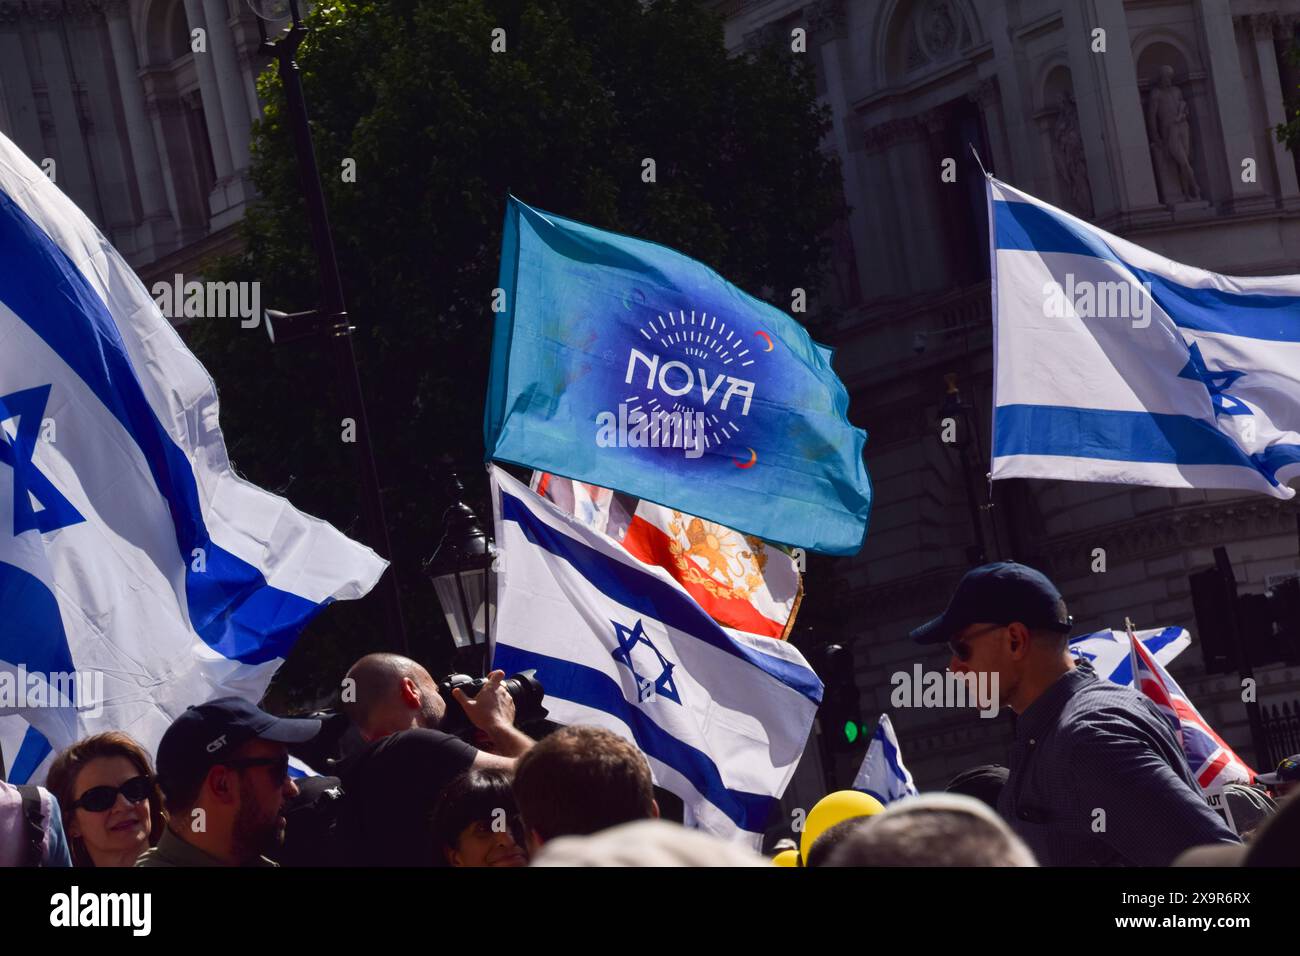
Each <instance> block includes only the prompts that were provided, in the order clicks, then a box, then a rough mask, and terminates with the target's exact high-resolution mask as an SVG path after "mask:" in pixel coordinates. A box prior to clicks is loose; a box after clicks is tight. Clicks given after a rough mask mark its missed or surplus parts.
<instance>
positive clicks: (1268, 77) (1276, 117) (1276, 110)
mask: <svg viewBox="0 0 1300 956" xmlns="http://www.w3.org/2000/svg"><path fill="white" fill-rule="evenodd" d="M1248 25H1249V26H1250V28H1251V32H1252V33H1253V35H1254V41H1255V59H1256V60H1257V61H1258V62H1259V85H1260V93H1261V95H1262V96H1263V98H1264V118H1265V120H1266V121H1267V123H1268V129H1267V130H1266V131H1265V133H1264V135H1265V136H1266V137H1268V141H1269V143H1270V145H1271V146H1272V147H1273V165H1274V167H1275V168H1276V169H1277V183H1278V193H1279V196H1280V198H1281V199H1282V200H1283V201H1286V200H1288V199H1295V198H1297V197H1300V186H1298V185H1297V183H1296V173H1295V160H1294V159H1293V158H1292V156H1291V152H1290V150H1288V149H1287V148H1286V144H1285V143H1279V142H1278V140H1277V137H1276V136H1275V135H1273V130H1274V129H1275V128H1276V127H1277V126H1278V124H1280V123H1285V122H1286V121H1287V115H1286V103H1285V101H1284V100H1283V99H1282V77H1281V75H1280V73H1279V72H1278V63H1277V48H1276V47H1275V46H1274V45H1273V37H1274V35H1275V31H1276V32H1277V34H1278V35H1279V36H1280V37H1281V39H1282V40H1283V41H1284V42H1287V43H1289V42H1290V39H1291V38H1290V35H1289V34H1287V33H1286V32H1284V31H1285V30H1286V27H1285V25H1284V21H1282V20H1279V19H1278V18H1277V17H1276V16H1271V15H1269V14H1255V15H1254V16H1252V17H1250V18H1249V23H1248Z"/></svg>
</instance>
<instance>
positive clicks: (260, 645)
mask: <svg viewBox="0 0 1300 956" xmlns="http://www.w3.org/2000/svg"><path fill="white" fill-rule="evenodd" d="M217 414H218V407H217V393H216V387H215V385H214V384H213V382H212V379H211V378H210V377H209V376H208V374H207V372H206V371H204V369H203V367H202V365H200V364H199V362H198V360H197V359H196V358H195V357H194V356H193V355H192V354H191V353H190V352H189V350H188V349H186V347H185V345H184V344H183V343H182V342H181V339H180V336H179V335H177V333H176V331H175V329H173V328H172V326H171V324H170V323H169V322H168V321H167V319H165V318H164V317H163V316H162V314H161V313H160V312H159V310H158V308H157V307H156V306H155V304H154V301H153V299H152V298H151V297H150V295H149V293H148V291H147V290H146V289H145V287H144V285H142V284H141V282H140V280H139V279H138V278H137V277H136V276H135V274H134V273H133V272H132V271H131V268H130V267H129V266H128V265H127V264H126V262H124V261H123V260H122V258H121V257H120V256H119V255H118V254H117V252H116V251H115V250H114V249H113V248H112V246H111V245H110V244H109V242H108V241H107V240H106V239H105V238H104V237H103V236H102V235H101V234H100V233H99V231H98V230H97V229H96V228H95V227H94V225H93V224H92V223H91V222H90V221H89V220H88V219H87V218H86V217H85V216H84V215H82V213H81V212H80V210H78V209H77V207H76V206H75V205H74V204H73V203H72V202H71V201H70V200H69V199H68V198H67V197H66V196H64V195H63V193H61V192H60V191H59V190H58V189H57V188H56V187H55V186H54V184H53V183H51V182H50V181H49V179H48V178H46V176H45V175H44V174H43V173H42V172H41V170H40V169H38V168H37V167H36V166H35V165H34V164H33V163H32V162H31V161H30V160H28V159H27V157H26V156H24V155H23V154H22V152H21V151H20V150H19V149H18V148H17V147H16V146H15V145H14V144H13V143H11V142H10V141H9V140H7V139H6V138H4V137H3V136H0V747H2V748H3V755H4V761H5V766H6V771H7V777H8V779H9V780H11V781H13V782H24V781H28V780H30V781H34V782H35V781H40V780H43V778H44V772H45V769H46V767H47V766H48V762H49V759H50V757H51V755H52V754H53V753H54V752H56V751H58V750H59V749H62V748H63V747H66V746H68V745H69V744H71V743H73V742H74V741H76V740H78V739H80V738H81V737H84V736H86V735H88V734H92V733H97V732H100V731H104V730H109V729H114V730H122V731H125V732H126V733H128V734H130V735H131V736H132V737H134V738H135V739H136V740H138V741H139V742H140V743H141V744H142V745H144V747H145V748H146V749H147V750H149V751H150V752H152V751H153V750H154V748H155V747H156V745H157V743H158V740H159V738H160V737H161V736H162V733H163V731H164V730H165V729H166V728H167V726H168V725H169V724H170V722H171V720H172V719H173V718H175V717H176V716H177V715H179V714H180V713H181V712H182V711H184V710H185V708H186V707H188V706H189V705H191V704H197V703H202V702H203V701H205V700H208V699H211V698H213V697H219V696H225V695H231V694H234V695H239V696H242V697H245V698H247V699H249V700H254V701H256V700H258V699H260V697H261V696H262V694H263V692H264V691H265V689H266V687H267V684H268V683H269V682H270V680H271V676H272V675H273V674H274V672H275V670H276V668H277V667H278V666H279V665H280V663H281V662H282V659H283V658H284V656H285V655H286V654H287V653H288V651H289V649H290V647H292V646H293V643H294V641H295V640H296V638H297V636H298V634H299V632H300V631H301V630H302V628H303V627H304V626H305V625H306V624H307V622H308V621H310V620H311V619H312V618H313V617H314V616H315V615H316V614H317V613H319V612H320V610H321V609H322V608H323V607H325V606H326V605H327V604H329V603H330V602H331V601H334V600H345V599H351V598H359V597H361V596H362V595H364V594H365V593H366V592H367V591H369V590H370V588H371V587H373V586H374V584H375V582H376V581H377V580H378V578H379V576H380V574H382V573H383V570H384V568H385V567H386V562H384V561H383V560H382V559H381V558H379V557H378V556H377V555H376V554H375V553H374V552H373V551H371V550H370V549H369V548H366V547H364V546H362V545H360V544H357V543H356V542H354V541H351V540H349V539H348V538H346V537H345V536H344V535H342V534H341V533H340V532H339V531H337V530H336V529H334V528H333V527H331V526H330V525H328V524H326V523H325V522H323V521H319V520H317V519H315V518H311V517H308V516H307V515H304V514H302V513H301V512H299V511H297V510H296V509H294V508H293V507H292V506H291V505H290V504H289V503H288V502H287V501H285V500H284V499H283V498H279V497H277V496H275V495H272V494H269V493H267V492H265V491H263V490H261V489H259V488H256V487H254V486H253V485H250V484H249V483H247V482H245V481H243V480H242V479H241V478H239V477H238V476H237V475H236V474H235V473H234V471H233V470H232V469H231V466H230V461H229V459H228V458H227V455H226V447H225V442H224V440H223V438H222V435H221V430H220V427H219V425H218V420H217ZM68 675H74V678H73V680H74V683H71V682H69V681H68Z"/></svg>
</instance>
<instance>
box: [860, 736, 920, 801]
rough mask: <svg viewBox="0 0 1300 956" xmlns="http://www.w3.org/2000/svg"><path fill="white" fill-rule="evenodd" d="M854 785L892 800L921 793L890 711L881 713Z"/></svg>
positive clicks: (879, 797)
mask: <svg viewBox="0 0 1300 956" xmlns="http://www.w3.org/2000/svg"><path fill="white" fill-rule="evenodd" d="M853 789H854V790H861V791H862V792H863V793H868V794H870V795H871V796H873V797H875V798H876V799H877V800H879V801H880V802H881V803H884V804H889V803H892V802H893V801H895V800H901V799H903V798H904V797H915V796H918V791H917V789H916V784H915V783H913V782H912V772H911V771H910V770H908V769H907V767H906V766H905V765H904V764H903V752H902V750H901V749H899V746H898V735H897V734H895V733H894V725H893V723H892V722H891V721H890V719H889V715H888V714H881V715H880V720H879V721H878V722H877V723H876V732H875V733H874V734H872V735H871V743H870V744H868V745H867V753H866V756H864V757H863V758H862V766H861V767H859V768H858V775H857V777H855V778H854V780H853Z"/></svg>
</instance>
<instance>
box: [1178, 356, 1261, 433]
mask: <svg viewBox="0 0 1300 956" xmlns="http://www.w3.org/2000/svg"><path fill="white" fill-rule="evenodd" d="M1190 351H1191V357H1190V358H1189V359H1188V360H1187V364H1186V365H1185V366H1183V370H1182V371H1181V372H1179V373H1178V377H1179V378H1187V379H1191V380H1192V381H1193V382H1201V383H1202V384H1203V385H1204V386H1205V388H1206V390H1208V391H1209V393H1210V402H1211V403H1212V404H1213V405H1214V414H1216V415H1253V414H1254V412H1252V411H1251V410H1250V406H1248V405H1247V404H1246V403H1245V402H1243V401H1242V400H1241V399H1239V398H1235V397H1234V396H1232V395H1229V394H1228V389H1229V388H1231V387H1232V384H1233V383H1234V382H1236V381H1237V379H1239V378H1241V377H1242V376H1243V375H1245V374H1246V373H1245V372H1232V371H1224V372H1211V371H1210V370H1209V368H1207V367H1206V365H1205V359H1204V358H1203V357H1202V356H1201V346H1200V344H1199V343H1196V342H1193V343H1192V347H1191V349H1190Z"/></svg>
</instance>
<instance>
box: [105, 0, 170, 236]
mask: <svg viewBox="0 0 1300 956" xmlns="http://www.w3.org/2000/svg"><path fill="white" fill-rule="evenodd" d="M104 15H105V17H106V18H107V20H108V34H109V40H110V42H111V43H112V47H113V67H114V69H115V70H116V72H117V85H118V88H119V90H120V91H121V94H122V113H123V115H124V116H125V117H126V133H127V140H128V142H129V143H130V147H131V162H132V164H133V165H134V166H135V180H136V184H137V186H138V187H139V190H140V206H141V210H140V211H141V214H142V217H143V221H142V222H141V224H140V226H141V231H142V232H143V233H144V234H143V235H142V236H141V237H140V238H141V239H142V243H141V245H142V247H146V248H144V249H143V250H142V251H144V252H146V253H147V254H149V256H150V258H157V255H158V253H160V252H161V251H162V250H161V249H160V248H159V246H160V245H162V244H165V243H167V242H169V241H170V240H171V239H172V237H173V236H174V232H175V229H174V226H175V224H174V223H173V222H172V217H171V213H170V211H169V210H168V206H167V197H166V196H165V195H164V189H163V181H162V171H161V170H160V169H159V166H158V147H157V144H156V142H155V141H154V135H153V127H152V126H150V124H149V119H148V117H147V116H146V115H145V109H144V89H143V88H142V87H141V85H140V77H139V69H140V66H139V58H138V57H137V56H136V50H135V41H134V39H133V38H132V36H131V15H130V8H129V7H128V5H127V3H126V0H110V2H108V3H106V4H105V5H104Z"/></svg>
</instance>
